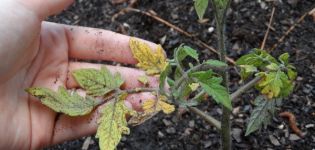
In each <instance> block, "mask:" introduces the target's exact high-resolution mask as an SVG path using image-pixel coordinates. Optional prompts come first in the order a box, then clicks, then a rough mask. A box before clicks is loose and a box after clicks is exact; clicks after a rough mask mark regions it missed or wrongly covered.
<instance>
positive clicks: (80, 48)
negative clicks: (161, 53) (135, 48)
mask: <svg viewBox="0 0 315 150" xmlns="http://www.w3.org/2000/svg"><path fill="white" fill-rule="evenodd" d="M65 30H66V33H67V38H68V41H69V50H70V54H69V56H70V57H72V58H78V59H89V60H91V59H92V60H108V61H115V62H120V63H128V64H135V63H136V60H135V59H134V58H133V56H132V53H131V50H130V47H129V39H130V37H129V36H126V35H122V34H118V33H115V32H112V31H107V30H101V29H93V28H87V27H77V26H65ZM143 41H144V40H143ZM144 42H146V43H148V44H149V45H150V46H151V47H152V49H154V50H155V48H156V44H154V43H151V42H148V41H144Z"/></svg>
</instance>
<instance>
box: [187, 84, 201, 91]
mask: <svg viewBox="0 0 315 150" xmlns="http://www.w3.org/2000/svg"><path fill="white" fill-rule="evenodd" d="M199 86H200V84H199V83H191V84H189V87H190V89H191V91H196V90H197V89H198V88H199Z"/></svg>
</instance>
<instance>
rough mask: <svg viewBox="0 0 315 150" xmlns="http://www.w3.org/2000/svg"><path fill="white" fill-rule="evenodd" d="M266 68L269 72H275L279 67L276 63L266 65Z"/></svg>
mask: <svg viewBox="0 0 315 150" xmlns="http://www.w3.org/2000/svg"><path fill="white" fill-rule="evenodd" d="M266 68H267V69H269V70H271V71H277V70H279V69H280V68H279V65H278V64H276V63H271V64H269V65H267V66H266Z"/></svg>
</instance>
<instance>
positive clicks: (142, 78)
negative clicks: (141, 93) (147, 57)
mask: <svg viewBox="0 0 315 150" xmlns="http://www.w3.org/2000/svg"><path fill="white" fill-rule="evenodd" d="M138 81H139V82H141V83H142V84H144V85H147V84H148V83H149V78H148V76H146V75H144V76H140V77H138Z"/></svg>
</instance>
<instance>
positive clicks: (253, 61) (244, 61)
mask: <svg viewBox="0 0 315 150" xmlns="http://www.w3.org/2000/svg"><path fill="white" fill-rule="evenodd" d="M270 63H276V64H278V62H277V60H276V59H275V58H274V57H272V56H271V55H270V54H268V53H267V52H266V51H265V50H260V49H255V50H254V51H253V52H251V53H249V54H246V55H244V56H242V57H241V58H239V59H238V60H237V61H236V64H237V65H252V66H255V67H265V66H267V65H269V64H270Z"/></svg>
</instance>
